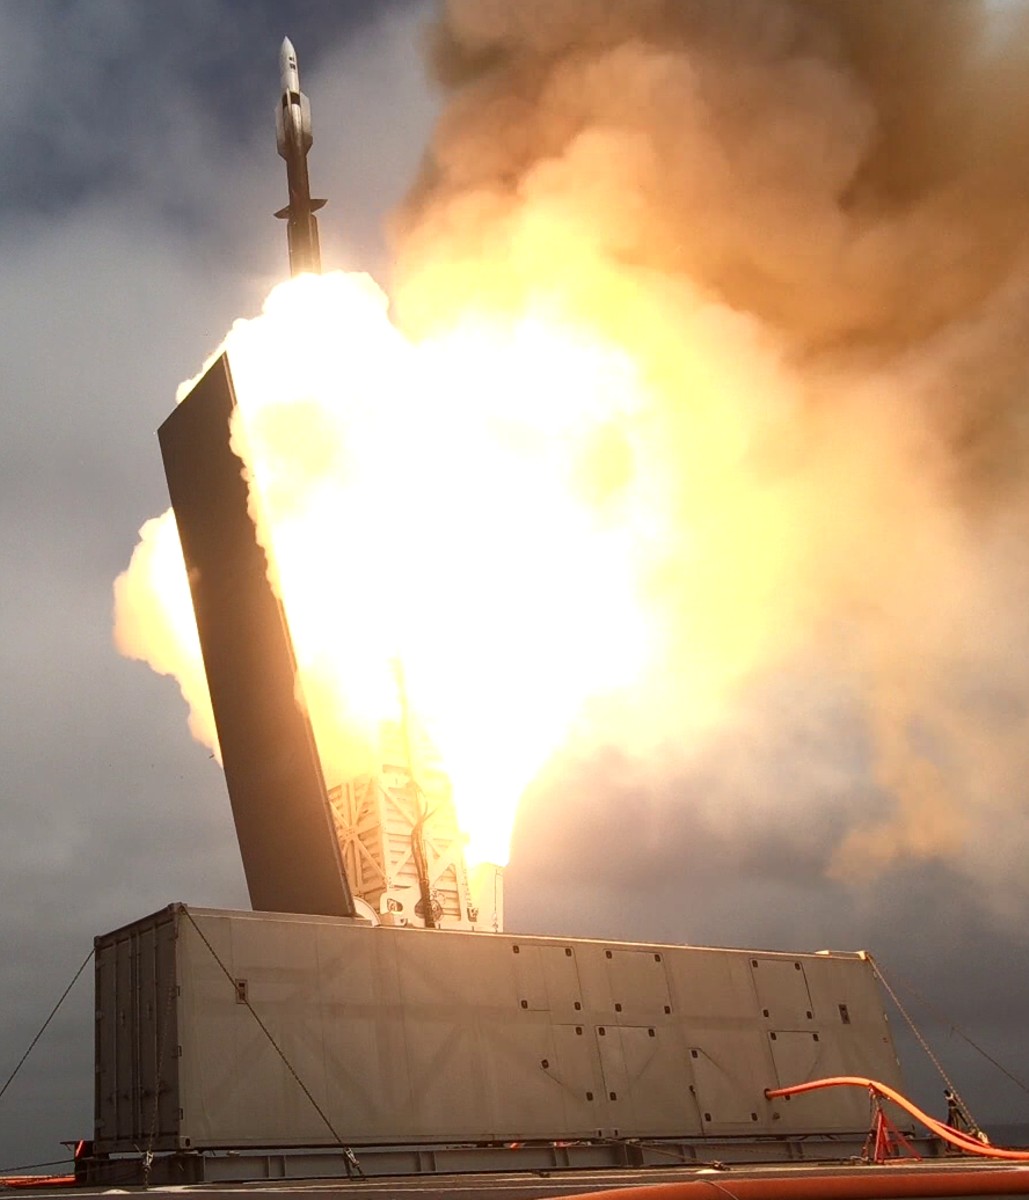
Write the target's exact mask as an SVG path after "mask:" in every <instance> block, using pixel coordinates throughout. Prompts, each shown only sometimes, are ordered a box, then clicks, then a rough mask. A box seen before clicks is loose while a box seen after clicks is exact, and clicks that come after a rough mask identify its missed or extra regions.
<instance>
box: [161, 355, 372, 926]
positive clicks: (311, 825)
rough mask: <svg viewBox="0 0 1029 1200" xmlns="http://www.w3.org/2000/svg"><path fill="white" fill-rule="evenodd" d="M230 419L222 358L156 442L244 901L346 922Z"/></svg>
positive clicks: (315, 768)
mask: <svg viewBox="0 0 1029 1200" xmlns="http://www.w3.org/2000/svg"><path fill="white" fill-rule="evenodd" d="M234 407H235V398H234V395H233V389H232V380H231V377H230V374H229V367H228V362H227V359H226V357H225V356H224V355H222V357H221V358H220V359H218V361H217V362H216V363H215V364H214V365H213V366H212V367H211V368H210V369H209V370H208V372H207V374H206V375H204V377H203V378H202V379H201V380H200V382H199V383H198V384H197V385H196V387H195V388H194V389H193V391H192V392H191V393H190V395H189V396H187V397H186V399H185V400H184V401H183V402H182V403H181V404H180V405H179V406H178V407H177V408H176V409H175V411H174V412H173V413H172V414H171V416H170V417H168V419H167V420H166V421H165V422H164V424H163V425H162V426H161V429H160V433H159V436H160V442H161V453H162V455H163V457H164V469H165V475H166V477H167V480H168V491H169V493H170V495H171V501H172V507H173V508H174V510H175V520H176V523H177V525H178V529H179V537H180V539H181V542H182V552H183V557H184V558H185V562H186V569H187V572H188V574H189V584H190V590H191V592H192V596H193V608H194V611H195V613H196V620H197V630H198V632H199V634H200V645H201V648H202V650H203V656H204V669H205V671H206V674H207V682H208V686H209V688H210V692H211V703H212V706H213V708H214V716H215V722H216V725H217V728H218V740H219V743H220V745H221V754H222V762H223V764H224V767H225V780H226V783H227V785H228V789H229V799H230V802H231V804H232V814H233V817H234V819H235V823H236V835H237V838H238V839H239V848H240V853H241V854H242V857H243V869H244V871H245V873H246V878H247V886H248V888H249V890H250V900H251V903H252V904H253V906H254V908H255V909H259V910H264V911H269V912H297V913H322V914H327V915H335V916H352V915H353V913H354V906H353V899H352V897H351V895H350V891H349V888H348V887H347V884H346V879H345V877H344V874H343V865H342V859H341V857H340V850H339V843H338V841H337V838H336V834H335V830H334V828H333V824H332V816H331V813H330V810H329V802H328V797H327V795H326V791H325V783H324V780H323V778H322V773H321V765H320V763H319V760H318V756H317V752H316V750H315V745H314V737H313V735H312V732H311V725H310V721H309V720H308V717H307V714H306V712H305V711H304V710H303V708H302V706H301V705H300V704H299V703H298V701H297V681H296V667H295V660H294V656H293V648H292V643H291V641H290V637H289V631H288V629H287V627H286V622H285V617H284V614H283V611H282V606H281V605H280V603H279V601H278V599H277V598H276V596H275V594H274V592H273V590H272V587H271V585H270V583H269V581H268V563H267V559H266V557H265V553H264V550H263V549H262V548H261V546H260V545H259V544H258V542H257V538H256V533H255V529H254V524H253V521H252V520H251V518H250V514H249V511H248V507H247V505H248V492H247V485H246V482H245V481H244V478H243V474H242V471H243V465H242V462H241V461H240V459H239V458H237V456H236V455H235V454H234V453H233V451H232V448H231V446H230V444H229V420H230V417H231V415H232V410H233V408H234Z"/></svg>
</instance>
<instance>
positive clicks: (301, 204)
mask: <svg viewBox="0 0 1029 1200" xmlns="http://www.w3.org/2000/svg"><path fill="white" fill-rule="evenodd" d="M279 69H280V73H281V83H282V96H281V98H280V100H279V106H278V108H276V110H275V140H276V144H277V145H278V149H279V154H280V155H282V157H283V158H284V159H285V160H286V182H287V183H288V185H289V204H287V205H286V207H285V208H280V209H279V211H278V212H277V213H276V214H275V215H276V216H277V217H278V218H279V219H280V220H283V221H286V222H287V224H286V234H287V237H288V239H289V269H290V274H292V275H302V274H303V273H304V272H305V271H311V272H314V273H315V274H318V273H319V272H320V271H321V269H322V254H321V249H320V247H319V245H318V219H317V218H316V217H315V215H314V214H315V213H316V212H317V211H318V209H319V208H321V207H322V206H323V205H324V204H325V201H324V200H312V199H311V184H310V181H309V180H308V177H307V152H308V150H310V149H311V143H312V142H313V141H314V138H313V137H312V135H311V105H310V103H309V102H308V99H307V97H306V96H305V95H304V93H303V92H302V91H301V90H300V70H299V68H298V67H297V52H296V51H295V50H294V49H293V43H292V42H291V41H290V40H289V38H283V39H282V49H281V50H280V52H279Z"/></svg>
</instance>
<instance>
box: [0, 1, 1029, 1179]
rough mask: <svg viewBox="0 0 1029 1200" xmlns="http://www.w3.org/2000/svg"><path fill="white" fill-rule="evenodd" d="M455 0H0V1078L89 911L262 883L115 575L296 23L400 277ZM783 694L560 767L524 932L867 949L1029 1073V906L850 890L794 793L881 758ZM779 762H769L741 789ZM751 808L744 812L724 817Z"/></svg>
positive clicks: (5, 1145) (944, 1040) (25, 1119)
mask: <svg viewBox="0 0 1029 1200" xmlns="http://www.w3.org/2000/svg"><path fill="white" fill-rule="evenodd" d="M432 10H433V5H432V4H431V2H430V0H342V2H341V0H248V2H247V3H246V4H245V5H242V4H238V3H236V4H233V3H230V2H229V0H174V2H173V0H150V2H149V3H147V4H140V3H133V2H131V0H89V2H88V3H83V2H75V0H5V2H4V3H3V4H2V5H0V78H2V79H3V81H4V87H3V88H2V89H0V162H2V165H3V169H2V171H0V239H2V243H0V244H2V247H3V272H2V274H0V456H2V469H0V562H2V576H0V620H2V622H3V626H2V634H3V637H2V644H0V646H2V649H0V653H2V655H3V660H2V671H0V680H2V683H0V686H2V688H3V708H2V712H3V721H2V724H0V745H2V760H0V761H2V781H3V782H2V793H0V794H2V804H3V816H4V838H3V846H4V850H5V857H4V863H3V866H2V868H0V951H2V953H0V989H2V993H0V994H2V995H3V998H4V999H3V1008H2V1017H0V1079H3V1078H6V1076H7V1073H8V1072H9V1070H10V1069H12V1068H13V1066H14V1064H15V1062H16V1061H17V1059H18V1057H19V1056H20V1054H21V1053H22V1051H23V1050H24V1049H25V1047H26V1045H27V1044H28V1042H29V1039H30V1038H31V1037H32V1035H33V1034H34V1033H35V1031H36V1029H37V1028H38V1026H39V1025H40V1024H41V1022H42V1021H43V1019H44V1018H45V1016H46V1014H47V1012H48V1011H49V1009H50V1007H51V1005H52V1004H53V1003H54V1001H55V1000H56V998H57V996H58V995H59V994H60V992H61V990H62V988H63V987H64V986H65V984H66V983H67V982H68V981H69V979H70V978H71V976H72V974H73V973H74V971H75V969H76V968H77V967H78V965H79V963H80V962H81V961H82V959H83V958H84V956H85V955H86V954H87V953H88V951H89V949H90V946H91V944H92V938H93V936H94V935H96V934H99V933H102V932H105V931H107V930H109V929H112V928H115V927H117V926H119V925H122V924H124V923H126V922H129V921H131V920H134V919H136V918H137V917H140V916H143V915H144V914H146V913H149V912H151V911H154V910H156V909H158V908H161V907H163V906H164V905H165V904H167V903H169V902H170V901H173V900H183V901H186V902H189V903H192V904H196V905H210V906H223V907H235V908H245V907H246V906H247V895H246V889H245V885H244V881H243V875H242V870H241V866H240V861H239V854H238V850H237V846H236V842H235V837H234V832H233V828H232V823H231V817H230V812H229V806H228V800H227V797H226V794H225V789H224V785H223V780H222V778H221V773H220V770H219V768H218V767H217V765H216V764H215V763H214V762H213V761H212V760H211V759H210V757H209V755H208V753H207V751H206V750H204V749H202V748H201V747H200V746H199V745H198V744H197V743H195V742H194V741H193V740H192V739H191V738H190V736H189V733H188V731H187V728H186V722H185V710H184V706H183V704H182V701H181V698H180V696H179V693H178V689H177V688H176V686H175V685H174V683H172V682H170V681H169V680H166V679H160V678H158V677H156V676H154V675H153V674H152V673H151V672H150V671H149V670H148V669H147V668H146V667H144V666H142V665H141V664H138V663H132V662H128V661H126V660H124V659H121V658H119V656H118V655H117V654H116V653H115V651H114V649H113V647H112V643H111V585H112V581H113V579H114V578H115V576H116V575H117V574H118V573H119V572H120V571H121V570H123V569H124V567H125V566H126V564H127V561H128V557H129V555H130V553H131V551H132V548H133V545H134V544H135V539H136V533H137V530H138V528H139V526H140V525H141V524H142V522H143V521H144V520H145V519H147V518H148V517H150V516H152V515H154V514H156V513H158V512H160V511H162V510H163V509H164V507H166V504H167V498H166V492H165V485H164V479H163V473H162V469H161V464H160V456H159V453H158V447H157V440H156V436H155V430H156V428H157V426H158V425H159V424H160V422H161V421H162V420H163V419H164V417H165V416H166V415H167V413H168V411H169V410H170V408H171V406H172V404H173V400H174V393H175V388H176V385H177V384H178V383H179V382H180V381H181V380H182V379H184V378H186V377H188V376H190V375H192V374H194V373H195V372H196V371H197V370H198V369H199V366H200V364H201V362H202V360H203V358H204V357H205V355H207V354H208V353H209V352H210V351H211V350H212V349H213V348H214V347H215V346H216V345H217V343H218V342H219V341H220V339H221V337H222V336H223V334H224V333H225V331H226V330H227V329H228V327H229V325H230V324H231V322H232V320H233V319H235V318H236V317H240V316H250V315H253V314H255V313H256V312H257V311H258V310H259V307H260V304H261V301H262V299H263V297H264V296H265V294H266V293H267V291H268V290H269V288H270V286H271V285H272V284H273V283H274V282H275V281H277V280H278V279H279V278H281V277H283V276H284V275H285V273H286V266H287V260H286V247H285V237H284V232H283V227H282V226H281V225H280V224H278V223H276V222H275V221H274V220H273V219H272V215H271V214H272V213H273V212H274V211H275V210H276V209H277V208H279V207H281V205H282V204H283V203H284V202H285V198H284V188H285V180H284V172H283V170H282V164H281V161H280V160H279V159H278V157H277V155H276V152H275V142H274V127H273V107H274V104H275V101H276V86H277V58H278V48H279V43H280V41H281V39H282V37H283V35H285V34H288V35H289V36H290V37H291V38H292V40H293V42H294V44H295V46H296V48H297V51H298V55H299V58H300V65H301V72H302V81H303V86H304V90H305V92H306V93H307V94H308V96H309V97H310V99H311V102H312V106H313V113H314V130H315V147H314V150H313V152H312V156H311V160H310V166H311V174H312V184H313V189H314V190H315V191H316V193H317V194H319V195H326V196H328V197H329V206H328V207H327V208H326V210H325V212H324V213H323V214H322V216H321V219H320V221H321V230H322V239H323V257H324V259H325V263H326V265H327V266H340V267H345V268H359V269H366V270H370V271H372V272H373V273H375V274H376V275H377V276H378V277H379V278H381V279H383V281H384V282H386V281H388V271H389V252H388V250H387V247H386V243H385V240H384V238H383V236H382V234H381V231H380V223H381V221H382V219H383V218H384V217H385V215H386V214H387V213H388V212H389V211H390V209H391V207H392V206H393V205H395V204H396V203H397V202H398V201H399V200H400V199H401V197H402V196H403V194H404V191H405V188H406V186H407V185H408V184H409V183H410V181H411V179H412V177H413V175H414V172H415V170H416V168H417V165H418V161H419V158H420V154H421V150H422V148H423V147H424V145H425V142H426V140H427V137H428V135H429V132H430V130H431V128H432V124H433V121H434V118H435V116H436V113H437V109H438V106H439V101H438V99H437V97H436V96H435V94H434V93H433V91H432V89H431V88H430V87H429V85H428V84H427V82H426V80H425V75H424V71H423V68H422V65H421V59H420V49H419V39H420V33H421V30H422V27H423V26H424V24H425V22H426V21H427V20H428V18H429V17H430V15H431V13H432ZM929 286H931V283H930V285H929ZM777 686H778V687H779V691H778V692H774V691H769V690H768V689H766V690H765V691H764V692H760V693H756V694H754V695H753V696H752V697H751V698H750V700H748V703H753V704H755V705H761V704H765V705H776V704H781V703H782V696H783V694H784V693H785V692H786V691H788V689H789V682H788V681H780V682H779V684H778V685H777ZM793 700H794V702H792V703H791V704H790V705H789V706H787V707H788V709H789V713H790V717H789V719H788V720H784V722H782V723H781V725H780V731H785V732H786V735H787V736H786V737H785V738H784V739H783V740H781V741H780V742H778V743H777V744H775V745H762V744H748V745H738V744H728V743H727V744H717V745H713V746H712V747H710V749H709V751H708V752H707V754H706V756H705V758H704V761H703V762H701V763H699V764H694V768H693V770H692V772H691V774H690V776H689V778H688V779H686V780H684V779H682V778H674V777H670V778H669V779H668V781H667V785H666V786H663V787H653V786H651V787H649V788H648V789H646V790H645V791H640V790H639V789H638V788H637V786H636V784H635V782H634V781H633V780H632V779H631V778H628V777H626V776H625V775H624V774H623V769H622V763H621V762H620V760H619V758H618V756H617V755H615V754H614V753H612V755H611V756H610V757H608V758H606V759H603V760H600V761H597V760H594V761H590V762H588V763H579V764H568V765H566V767H565V768H564V769H563V771H562V772H561V788H560V796H559V798H560V804H558V805H555V803H554V793H553V789H551V790H550V791H546V790H545V789H538V790H537V792H536V793H534V794H533V795H530V796H529V797H528V798H527V801H526V804H525V806H524V810H523V813H522V819H521V820H520V823H519V827H518V831H517V835H516V842H515V851H514V856H513V859H512V863H511V866H510V869H509V871H508V876H507V913H508V924H509V927H511V928H515V929H518V930H525V931H531V932H540V933H565V934H581V935H590V936H608V937H624V938H630V939H638V940H672V941H688V942H693V943H700V944H728V945H735V946H747V947H751V946H754V947H764V948H771V949H789V950H814V949H821V948H825V947H831V948H838V949H852V948H858V947H867V948H870V949H871V950H873V951H874V952H875V953H876V954H877V956H878V958H879V959H880V961H881V963H882V964H883V966H884V969H885V971H886V972H887V974H890V973H893V972H895V976H896V982H897V983H898V984H899V983H900V982H901V981H904V980H907V981H910V982H912V983H913V984H915V985H916V986H917V988H918V989H919V990H920V991H922V992H924V993H925V994H926V995H927V996H929V997H931V999H932V1001H933V1002H934V1004H935V1005H936V1006H937V1007H938V1008H939V1009H940V1010H942V1011H943V1012H944V1013H946V1014H947V1015H948V1016H949V1017H950V1018H951V1019H952V1020H953V1021H954V1022H956V1023H957V1024H958V1025H960V1026H962V1027H963V1028H966V1029H967V1030H968V1031H969V1032H970V1033H971V1034H972V1036H973V1037H975V1038H976V1039H977V1040H979V1041H980V1042H982V1043H983V1044H984V1045H985V1046H986V1047H987V1048H989V1049H990V1051H991V1052H992V1053H993V1054H994V1055H995V1056H996V1057H998V1058H1000V1059H1001V1060H1002V1061H1003V1062H1004V1063H1005V1065H1007V1066H1008V1067H1009V1069H1010V1070H1012V1071H1013V1072H1014V1073H1015V1074H1016V1075H1020V1077H1022V1078H1023V1079H1029V1037H1027V1036H1026V1033H1025V1031H1024V1027H1025V1021H1024V1013H1025V1011H1026V1008H1027V1005H1029V971H1027V970H1026V955H1025V946H1024V936H1023V933H1022V926H1021V913H1015V914H1014V919H1012V914H1010V913H1009V914H1008V917H1007V919H1005V920H1003V921H1002V920H1000V919H998V918H997V916H996V915H995V906H994V905H992V904H990V903H986V902H985V901H984V900H983V898H982V893H983V892H985V891H986V890H987V889H986V888H985V886H984V887H983V888H980V887H977V886H976V883H975V882H974V881H971V882H970V880H969V878H968V875H967V872H966V873H962V874H958V873H956V872H952V871H951V870H950V869H949V868H948V867H947V866H946V865H943V864H940V863H930V864H921V865H919V864H915V865H912V864H910V863H905V864H901V865H900V866H899V867H898V868H897V869H895V870H893V871H892V872H890V873H888V874H887V875H885V876H884V877H882V878H880V879H879V880H877V881H875V882H874V883H870V884H868V885H866V886H862V887H855V886H844V885H843V884H840V883H834V882H829V881H828V880H827V879H826V876H825V872H824V867H825V863H826V850H825V847H826V845H827V844H828V842H829V841H830V840H831V836H832V834H833V829H832V825H833V821H834V820H835V819H836V818H835V817H834V816H833V813H834V812H835V811H836V810H835V809H833V808H832V807H830V806H827V808H826V816H825V818H824V821H821V822H820V821H819V820H818V819H815V820H812V819H810V814H805V816H804V818H803V820H800V821H798V820H797V819H796V817H795V815H791V813H792V809H791V805H790V791H791V789H792V788H793V787H794V786H795V784H796V773H799V774H800V775H801V776H803V777H804V778H805V779H806V780H807V783H809V782H810V779H809V777H810V776H812V775H814V774H817V773H818V771H820V770H828V769H829V765H832V764H835V765H836V766H838V765H839V764H840V763H846V762H847V761H849V759H850V758H852V757H853V756H855V755H860V753H861V746H860V740H861V739H860V734H859V733H858V732H854V733H853V734H852V735H851V734H847V733H846V730H847V728H848V726H847V722H846V720H841V721H839V722H836V723H835V724H834V726H833V728H834V729H835V730H836V731H837V734H838V736H837V738H836V739H835V740H833V741H832V742H831V743H826V742H825V741H824V740H820V739H821V735H820V734H818V733H812V728H811V726H810V724H809V722H808V720H807V714H808V708H807V707H806V703H807V704H813V703H814V701H813V700H809V701H808V702H806V703H805V702H796V698H795V697H794V698H793ZM818 728H819V729H822V728H824V727H823V726H822V725H819V726H818ZM840 730H843V731H844V732H843V733H840ZM741 761H746V762H749V763H753V762H755V761H760V762H761V763H762V764H763V766H762V770H760V771H755V770H748V769H745V768H744V767H741V766H740V763H741ZM755 777H760V778H762V779H765V780H768V779H777V780H778V781H779V783H778V787H777V788H776V789H771V790H769V791H767V792H765V793H764V794H761V795H741V794H740V789H745V788H746V787H747V786H749V785H748V784H747V782H746V781H747V780H750V779H753V778H755ZM807 783H805V786H807ZM734 789H735V790H734ZM854 803H855V804H858V803H861V801H860V799H855V801H854ZM733 806H738V808H739V811H741V812H745V813H746V816H745V818H743V819H741V820H740V821H739V822H735V823H734V822H732V821H727V820H725V819H724V817H720V816H719V814H724V813H725V811H727V810H728V809H732V808H733ZM1004 836H1005V834H1004V830H998V831H997V837H998V839H1003V838H1004ZM986 882H987V881H983V883H984V885H985V883H986ZM912 1008H913V1010H915V1011H918V1007H917V1004H913V1005H912ZM91 1014H92V1003H91V979H90V977H89V975H88V974H87V976H86V978H85V979H83V980H82V981H81V982H80V983H79V985H78V986H77V988H76V990H75V992H74V993H73V995H72V997H71V999H70V1000H69V1002H68V1004H67V1006H66V1009H65V1010H64V1011H63V1012H62V1015H61V1017H60V1018H59V1019H58V1021H57V1022H56V1023H55V1025H54V1026H53V1028H52V1029H51V1031H50V1032H49V1033H48V1035H47V1037H46V1038H45V1040H44V1041H42V1042H41V1043H40V1046H39V1047H38V1048H37V1050H36V1051H35V1052H34V1054H33V1056H32V1057H31V1058H30V1059H29V1061H28V1063H27V1064H26V1066H25V1068H24V1069H23V1071H22V1073H21V1075H20V1076H19V1077H18V1079H17V1080H16V1081H15V1083H14V1084H13V1085H12V1087H11V1089H10V1090H9V1092H8V1093H7V1095H5V1096H4V1097H3V1099H2V1100H0V1173H2V1169H4V1168H7V1167H14V1166H18V1165H20V1164H22V1163H33V1162H36V1161H43V1160H48V1159H51V1158H56V1157H58V1153H57V1152H58V1151H59V1146H58V1145H57V1141H58V1139H59V1138H75V1137H78V1136H80V1135H84V1134H88V1132H89V1131H90V1129H91V1125H92V1113H91V1106H92V1020H91ZM926 1031H927V1032H928V1033H929V1034H930V1036H931V1037H932V1038H933V1039H934V1041H935V1043H936V1046H937V1049H938V1051H939V1052H940V1053H941V1055H942V1056H943V1057H944V1058H945V1060H946V1061H947V1062H948V1063H949V1064H951V1065H952V1066H953V1069H954V1072H955V1073H956V1075H957V1077H958V1081H959V1086H960V1087H961V1090H962V1092H963V1094H964V1095H965V1097H966V1099H967V1100H968V1101H969V1102H970V1104H971V1105H972V1107H973V1110H974V1111H975V1112H976V1113H977V1115H979V1116H980V1119H982V1120H984V1121H988V1120H1016V1121H1017V1120H1027V1121H1029V1097H1027V1096H1026V1095H1025V1094H1024V1093H1023V1092H1021V1091H1019V1089H1018V1088H1016V1087H1015V1086H1014V1085H1013V1084H1011V1083H1010V1082H1009V1081H1006V1080H1005V1079H1004V1078H1003V1077H1001V1076H999V1075H997V1074H996V1073H995V1072H992V1069H990V1068H985V1067H984V1066H983V1065H982V1064H981V1062H979V1061H977V1060H975V1059H973V1058H972V1057H970V1056H969V1055H968V1054H967V1053H966V1052H965V1050H964V1048H963V1044H962V1043H961V1041H960V1040H959V1039H957V1038H956V1037H955V1036H954V1035H953V1034H952V1033H950V1032H949V1031H948V1029H947V1027H946V1025H943V1026H940V1025H939V1024H935V1025H934V1024H933V1023H932V1021H931V1020H930V1019H929V1018H928V1017H927V1018H926ZM909 1073H910V1075H911V1076H912V1078H913V1079H914V1081H915V1085H916V1089H918V1088H921V1089H922V1092H921V1094H922V1096H923V1097H925V1098H927V1099H928V1101H929V1103H931V1104H932V1105H933V1106H934V1107H935V1108H936V1109H940V1108H941V1105H940V1104H939V1102H938V1097H939V1096H940V1092H941V1088H942V1085H936V1084H930V1083H929V1082H927V1080H928V1075H927V1073H926V1071H925V1070H924V1069H923V1068H922V1066H921V1065H914V1064H912V1066H911V1069H910V1072H909Z"/></svg>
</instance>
